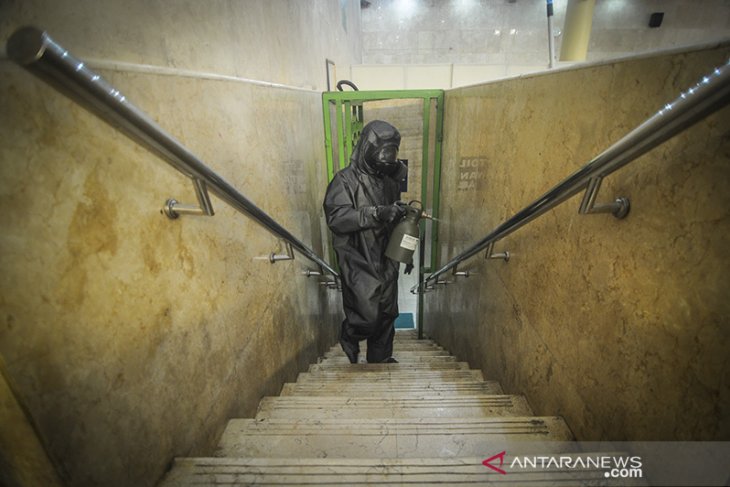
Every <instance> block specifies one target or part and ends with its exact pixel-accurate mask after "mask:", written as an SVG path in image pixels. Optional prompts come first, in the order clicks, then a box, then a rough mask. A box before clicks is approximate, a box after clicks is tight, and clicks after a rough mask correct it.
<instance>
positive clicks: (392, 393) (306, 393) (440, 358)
mask: <svg viewBox="0 0 730 487" xmlns="http://www.w3.org/2000/svg"><path fill="white" fill-rule="evenodd" d="M364 344H365V343H364V342H362V344H361V346H362V345H364ZM394 350H395V352H394V354H395V357H396V358H397V359H398V360H399V361H400V363H398V364H364V363H363V364H356V365H353V364H350V363H349V362H348V360H347V358H346V357H345V355H344V353H343V352H342V351H341V350H340V347H339V345H336V346H334V347H332V349H331V350H330V351H329V352H327V354H326V355H325V356H324V358H323V359H321V361H320V362H319V363H317V364H316V365H312V366H311V367H310V369H309V372H307V373H302V374H300V375H299V377H298V380H297V382H296V383H293V384H285V385H284V387H283V389H282V392H281V395H280V396H278V397H265V398H264V399H263V400H262V401H261V404H260V405H259V410H258V413H257V414H256V418H254V419H233V420H231V421H230V422H229V424H228V426H227V428H226V430H225V432H224V433H223V436H222V438H221V440H220V444H219V446H218V449H217V450H216V452H215V456H214V457H211V458H177V459H176V460H175V463H174V466H173V468H172V470H171V471H170V472H169V473H168V475H167V477H166V478H165V479H164V480H163V482H162V483H161V484H160V485H161V486H163V487H172V486H189V485H196V486H200V485H348V486H351V485H419V486H420V485H432V484H433V485H436V484H439V485H455V484H480V485H484V484H491V483H493V482H497V481H498V482H499V483H500V484H501V483H505V482H507V483H513V484H515V485H524V484H525V483H527V482H529V483H530V485H583V482H584V481H585V480H586V477H585V476H582V475H581V472H576V471H573V470H571V471H557V470H556V471H550V472H548V471H541V472H535V471H529V470H527V469H522V470H521V469H519V468H514V467H513V468H510V469H509V470H510V471H509V475H503V474H501V473H500V472H498V471H497V470H495V469H494V468H490V467H488V466H486V465H483V464H482V462H483V461H484V460H485V459H487V458H488V457H491V456H492V455H495V454H499V453H500V452H501V451H504V450H505V449H507V450H509V452H508V453H509V454H510V455H513V454H514V453H515V452H517V451H519V448H520V447H519V445H525V448H526V449H529V448H532V449H533V450H534V448H535V446H534V442H535V441H540V442H542V441H545V440H550V441H571V440H572V439H573V437H572V434H571V432H570V430H569V429H568V427H567V425H566V424H565V422H564V421H563V420H562V418H559V417H536V416H533V415H532V410H531V409H530V406H529V404H528V403H527V401H526V399H525V398H524V397H523V396H512V395H505V394H504V393H503V391H502V388H501V386H500V385H499V383H497V382H494V381H485V380H484V378H483V377H482V373H481V371H479V370H471V369H469V366H468V364H466V363H464V362H457V361H456V359H455V358H454V357H453V356H452V355H451V354H449V353H448V352H447V351H445V350H444V349H443V348H441V347H439V346H438V345H437V344H435V343H434V342H433V341H431V340H418V339H417V336H416V334H415V331H413V330H407V331H400V330H399V331H398V332H397V333H396V339H395V344H394ZM360 355H361V357H364V356H365V350H364V349H363V350H362V351H361V354H360ZM361 360H362V359H361ZM551 444H552V443H544V445H546V447H547V448H550V447H549V446H548V445H551ZM556 448H558V447H557V446H556ZM540 453H542V454H545V453H546V450H545V449H541V451H540ZM491 464H492V465H494V466H496V467H499V462H498V461H497V460H495V461H494V462H492V463H491ZM508 466H509V465H508V463H507V461H505V464H504V468H506V467H508ZM582 473H583V474H585V473H586V472H585V471H583V472H582ZM593 473H594V474H595V472H593ZM592 478H593V479H595V476H593V477H592Z"/></svg>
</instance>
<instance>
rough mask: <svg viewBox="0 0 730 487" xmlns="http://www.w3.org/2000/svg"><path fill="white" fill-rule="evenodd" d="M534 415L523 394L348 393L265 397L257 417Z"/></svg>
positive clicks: (349, 417) (337, 417) (362, 417)
mask: <svg viewBox="0 0 730 487" xmlns="http://www.w3.org/2000/svg"><path fill="white" fill-rule="evenodd" d="M529 415H532V409H531V408H530V406H529V404H528V403H527V400H526V399H525V398H524V397H523V396H507V395H494V396H492V395H481V396H460V397H438V396H430V397H429V396H424V397H419V398H371V397H345V396H318V397H309V396H281V397H279V396H276V397H265V398H263V399H262V400H261V403H260V404H259V410H258V412H257V413H256V419H269V418H285V419H306V418H309V419H365V418H469V417H486V416H529Z"/></svg>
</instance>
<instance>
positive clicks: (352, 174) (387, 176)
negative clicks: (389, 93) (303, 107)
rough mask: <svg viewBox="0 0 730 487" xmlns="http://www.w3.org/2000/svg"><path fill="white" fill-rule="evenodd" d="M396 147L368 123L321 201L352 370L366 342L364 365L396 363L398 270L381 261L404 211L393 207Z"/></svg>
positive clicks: (399, 176) (384, 130)
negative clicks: (334, 261)
mask: <svg viewBox="0 0 730 487" xmlns="http://www.w3.org/2000/svg"><path fill="white" fill-rule="evenodd" d="M399 147H400V133H398V130H397V129H396V128H395V127H393V126H392V125H390V124H389V123H387V122H383V121H381V120H374V121H372V122H370V123H368V124H367V125H366V126H365V127H364V128H363V130H362V133H361V134H360V138H359V139H358V141H357V144H356V146H355V149H354V150H353V152H352V157H351V158H350V165H349V166H348V167H346V168H345V169H342V170H341V171H339V172H337V173H336V174H335V177H334V179H332V182H331V183H330V184H329V186H328V187H327V192H326V193H325V197H324V205H323V206H324V212H325V216H326V218H327V226H328V227H329V228H330V230H332V233H333V239H332V241H333V246H334V248H335V252H336V253H337V261H338V263H339V266H340V276H341V280H342V304H343V308H344V311H345V320H344V321H343V322H342V328H341V331H340V345H341V346H342V349H343V350H344V352H345V354H346V355H347V358H349V359H350V363H353V364H354V363H357V360H358V354H359V353H360V341H361V340H367V344H368V347H367V361H368V362H369V363H382V362H385V363H394V362H397V360H395V359H394V358H393V356H392V355H393V338H394V336H395V326H394V324H395V319H396V318H397V317H398V268H399V264H398V262H396V261H394V260H391V259H389V258H388V257H386V256H385V249H386V247H387V245H388V237H389V236H390V233H391V231H392V230H393V228H394V227H395V225H396V224H397V223H398V221H399V220H400V219H401V218H402V217H403V216H404V215H405V209H404V208H403V207H402V206H399V205H396V204H395V202H396V201H398V200H399V199H400V182H401V181H402V180H403V179H404V178H405V176H406V171H407V169H406V166H405V165H404V164H403V163H402V162H400V161H399V160H398V159H397V155H398V148H399ZM412 267H413V266H409V267H407V268H406V272H408V273H409V272H410V271H411V269H412Z"/></svg>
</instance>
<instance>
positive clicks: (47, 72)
mask: <svg viewBox="0 0 730 487" xmlns="http://www.w3.org/2000/svg"><path fill="white" fill-rule="evenodd" d="M7 53H8V56H9V57H10V58H11V59H12V60H13V61H15V62H16V63H18V64H19V65H21V66H23V67H24V68H25V69H27V70H28V71H30V72H31V73H33V74H35V75H36V76H38V77H39V78H41V79H43V80H44V81H46V82H47V83H49V84H50V85H51V86H53V87H54V88H56V89H57V90H58V91H60V92H61V93H63V94H65V95H66V96H68V97H69V98H71V99H72V100H74V101H76V102H77V103H79V104H80V105H81V106H83V107H84V108H86V109H87V110H89V111H90V112H92V113H94V114H96V115H97V116H99V117H100V118H101V119H102V120H104V121H105V122H107V123H108V124H109V125H111V126H112V127H115V128H117V129H119V130H120V131H122V132H123V133H124V134H125V135H127V136H128V137H129V138H131V139H132V140H134V141H136V142H138V143H139V144H141V145H143V146H144V147H146V148H147V149H149V150H150V151H152V152H153V153H155V154H157V155H158V156H160V157H161V158H162V159H164V160H165V161H166V162H167V163H168V164H170V165H171V166H172V167H174V168H175V169H177V170H178V171H180V172H181V173H183V174H184V175H185V176H187V177H189V178H191V179H192V180H193V184H194V187H195V192H196V195H197V198H198V203H199V205H200V208H191V207H188V206H187V205H179V204H178V203H177V202H176V201H175V200H169V201H168V214H169V215H172V216H176V215H177V213H195V214H206V215H212V214H213V210H212V207H211V205H210V201H209V199H208V195H207V189H208V188H210V190H211V191H212V192H213V193H214V194H215V195H216V196H218V197H219V198H220V199H222V200H223V201H225V202H226V203H228V204H229V205H230V206H232V207H233V208H235V209H236V210H238V211H239V212H241V213H243V214H245V215H248V216H250V217H251V218H253V219H254V221H256V222H257V223H259V224H260V225H262V226H263V227H264V228H265V229H266V230H268V231H269V232H271V233H273V234H274V235H275V236H277V237H279V238H281V239H283V240H284V241H286V243H287V245H288V246H291V247H292V248H293V249H296V250H297V251H298V252H300V253H301V254H302V255H303V256H304V257H306V258H307V259H309V260H311V261H312V262H314V263H315V264H317V265H318V266H319V267H321V268H322V269H323V270H326V271H327V272H329V273H330V274H332V275H333V276H335V277H338V274H337V272H336V271H335V270H334V269H333V268H332V267H330V265H329V264H327V262H325V261H324V260H323V259H322V258H321V257H319V256H318V255H317V254H316V253H314V251H313V250H311V249H310V248H309V247H307V246H306V245H304V244H303V243H302V242H301V241H299V240H298V239H297V238H296V237H294V235H292V234H291V233H290V232H289V231H288V230H286V229H285V228H284V227H282V226H281V225H280V224H279V223H278V222H277V221H276V220H274V219H273V218H271V217H270V216H269V215H268V214H267V213H265V212H264V211H263V210H261V209H260V208H259V207H258V206H256V205H255V204H254V203H253V202H252V201H251V200H249V199H248V198H246V197H245V196H244V195H243V194H241V193H240V192H239V191H238V190H236V189H235V188H234V187H233V186H231V185H230V184H229V183H228V182H227V181H226V180H225V179H223V178H222V177H221V176H219V175H218V174H216V173H215V172H214V171H213V170H212V169H210V168H209V167H208V166H206V165H205V163H203V162H202V161H201V160H200V159H198V158H197V157H196V156H195V155H194V154H193V153H192V152H190V151H189V150H188V149H187V148H186V147H184V146H183V145H182V144H181V143H180V142H179V141H178V140H177V139H175V138H174V137H172V136H171V135H170V134H168V133H167V132H165V131H164V130H163V129H162V128H161V127H160V126H159V125H158V124H157V123H156V122H154V121H153V120H152V119H151V118H150V117H149V116H147V115H146V114H145V113H144V112H142V110H140V109H139V108H137V107H136V106H135V105H133V104H132V103H131V102H130V101H129V100H128V99H127V98H126V97H125V96H124V95H123V94H122V93H120V92H119V90H117V89H116V88H114V87H113V86H112V85H110V84H109V83H108V82H107V81H105V80H104V79H103V78H102V77H101V76H99V75H98V74H96V73H95V72H93V71H92V70H90V69H89V68H88V67H87V66H86V65H85V64H84V63H83V61H81V60H80V59H78V58H76V57H74V56H73V55H72V54H71V53H69V52H68V51H67V50H66V49H64V48H63V47H61V46H60V45H59V44H57V43H56V42H55V41H54V40H53V39H51V37H50V36H49V35H48V33H46V32H44V31H42V30H40V29H37V28H35V27H23V28H20V29H18V30H17V31H15V32H14V33H13V35H12V36H11V37H10V38H9V39H8V43H7ZM273 261H274V259H272V262H273Z"/></svg>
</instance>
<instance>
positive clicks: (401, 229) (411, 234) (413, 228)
mask: <svg viewBox="0 0 730 487" xmlns="http://www.w3.org/2000/svg"><path fill="white" fill-rule="evenodd" d="M414 203H418V207H416V206H414ZM397 204H399V205H402V206H403V207H404V208H405V210H406V214H405V216H404V217H403V219H402V220H401V221H400V222H399V223H398V224H397V225H396V226H395V228H394V229H393V232H392V233H391V234H390V240H389V241H388V247H387V248H386V249H385V255H386V257H388V258H391V259H393V260H395V261H398V262H402V263H404V264H412V263H413V252H415V250H416V247H417V246H418V241H419V236H420V232H419V228H418V222H419V220H420V219H421V218H431V219H433V217H432V216H431V215H429V214H428V213H424V212H423V205H422V204H421V202H420V201H415V200H414V201H411V202H409V203H408V204H406V203H403V202H398V203H397Z"/></svg>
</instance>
